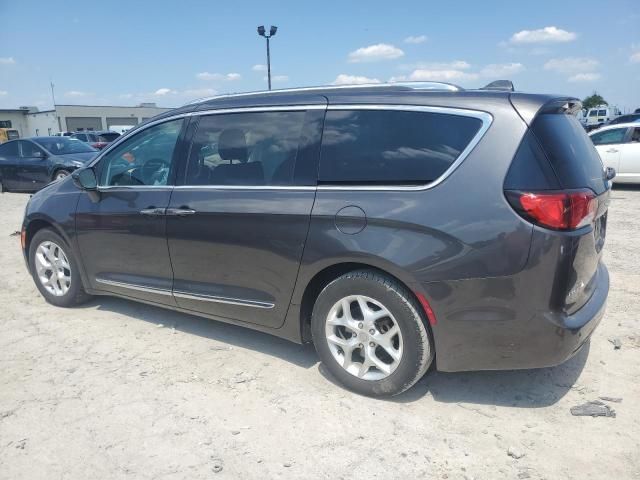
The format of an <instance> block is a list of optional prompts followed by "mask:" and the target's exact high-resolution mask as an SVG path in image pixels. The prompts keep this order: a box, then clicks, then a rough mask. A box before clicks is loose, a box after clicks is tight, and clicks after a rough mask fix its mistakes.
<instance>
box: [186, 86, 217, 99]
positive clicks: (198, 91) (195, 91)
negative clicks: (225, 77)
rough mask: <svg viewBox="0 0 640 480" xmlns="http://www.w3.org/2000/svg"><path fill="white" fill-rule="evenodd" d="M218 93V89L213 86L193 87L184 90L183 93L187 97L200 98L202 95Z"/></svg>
mask: <svg viewBox="0 0 640 480" xmlns="http://www.w3.org/2000/svg"><path fill="white" fill-rule="evenodd" d="M217 93H218V91H217V90H215V89H213V88H192V89H188V90H185V91H184V92H182V95H184V96H186V97H194V98H200V97H212V96H214V95H217Z"/></svg>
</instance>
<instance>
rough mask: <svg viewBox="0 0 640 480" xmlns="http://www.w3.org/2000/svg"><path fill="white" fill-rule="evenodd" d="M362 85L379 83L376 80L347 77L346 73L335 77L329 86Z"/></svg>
mask: <svg viewBox="0 0 640 480" xmlns="http://www.w3.org/2000/svg"><path fill="white" fill-rule="evenodd" d="M364 83H380V80H378V79H377V78H368V77H363V76H358V75H347V74H346V73H341V74H340V75H338V76H337V77H336V79H335V80H334V81H333V82H332V83H331V85H360V84H364Z"/></svg>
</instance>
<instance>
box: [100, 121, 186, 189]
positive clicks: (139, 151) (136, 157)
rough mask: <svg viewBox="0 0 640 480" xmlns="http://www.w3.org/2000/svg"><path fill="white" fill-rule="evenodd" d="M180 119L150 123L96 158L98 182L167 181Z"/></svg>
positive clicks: (112, 183) (118, 184)
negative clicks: (99, 159)
mask: <svg viewBox="0 0 640 480" xmlns="http://www.w3.org/2000/svg"><path fill="white" fill-rule="evenodd" d="M182 123H183V120H182V119H179V120H173V121H170V122H165V123H161V124H159V125H154V126H153V127H149V128H146V129H144V130H142V131H141V132H140V133H138V134H136V135H134V136H133V137H131V138H130V139H128V140H127V141H125V142H123V143H122V144H121V145H118V147H117V148H115V149H114V150H112V151H111V152H109V153H108V154H107V155H106V156H105V157H103V158H102V160H101V161H100V170H101V173H100V186H141V185H167V184H168V182H169V172H170V170H171V164H172V159H173V151H174V150H175V147H176V143H177V141H178V136H179V135H180V130H181V128H182Z"/></svg>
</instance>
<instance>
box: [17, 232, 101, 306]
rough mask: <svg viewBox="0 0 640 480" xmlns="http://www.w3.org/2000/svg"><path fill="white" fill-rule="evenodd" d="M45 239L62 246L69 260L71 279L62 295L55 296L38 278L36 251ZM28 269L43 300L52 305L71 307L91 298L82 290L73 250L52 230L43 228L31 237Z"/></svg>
mask: <svg viewBox="0 0 640 480" xmlns="http://www.w3.org/2000/svg"><path fill="white" fill-rule="evenodd" d="M47 241H49V242H53V243H55V244H56V245H58V246H59V247H60V248H62V249H63V251H64V254H65V256H66V258H67V260H68V262H69V267H70V268H69V270H70V276H71V281H70V283H69V287H68V290H67V291H66V293H65V294H64V295H61V296H56V295H54V294H53V293H51V292H49V291H48V290H47V289H46V288H45V287H44V285H43V284H42V282H41V281H40V279H39V278H38V273H37V268H36V263H35V262H36V251H37V249H38V247H39V246H40V245H41V244H42V243H43V242H47ZM29 270H30V271H31V276H32V277H33V281H34V282H35V284H36V287H37V288H38V290H39V291H40V293H41V294H42V296H43V297H44V298H45V300H46V301H47V302H49V303H50V304H52V305H55V306H57V307H65V308H66V307H73V306H75V305H78V304H80V303H83V302H86V301H87V300H88V299H89V298H91V297H90V296H89V295H88V294H87V293H86V292H85V291H84V288H83V286H82V280H81V279H80V272H79V271H78V261H77V259H76V257H75V255H74V253H73V250H71V248H69V245H67V243H66V242H65V241H64V239H63V238H62V237H61V236H60V235H58V234H57V233H56V232H54V231H53V230H50V229H48V228H43V229H42V230H39V231H38V232H37V233H36V234H35V235H34V237H33V239H31V243H30V245H29Z"/></svg>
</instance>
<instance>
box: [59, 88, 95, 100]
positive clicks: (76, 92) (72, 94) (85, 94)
mask: <svg viewBox="0 0 640 480" xmlns="http://www.w3.org/2000/svg"><path fill="white" fill-rule="evenodd" d="M89 95H93V94H92V93H88V92H81V91H79V90H70V91H68V92H64V96H65V97H76V98H77V97H88V96H89Z"/></svg>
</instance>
